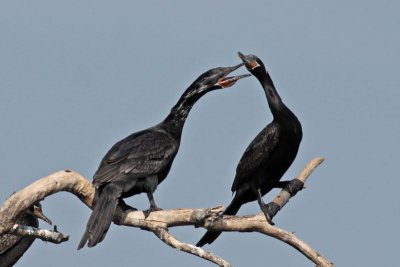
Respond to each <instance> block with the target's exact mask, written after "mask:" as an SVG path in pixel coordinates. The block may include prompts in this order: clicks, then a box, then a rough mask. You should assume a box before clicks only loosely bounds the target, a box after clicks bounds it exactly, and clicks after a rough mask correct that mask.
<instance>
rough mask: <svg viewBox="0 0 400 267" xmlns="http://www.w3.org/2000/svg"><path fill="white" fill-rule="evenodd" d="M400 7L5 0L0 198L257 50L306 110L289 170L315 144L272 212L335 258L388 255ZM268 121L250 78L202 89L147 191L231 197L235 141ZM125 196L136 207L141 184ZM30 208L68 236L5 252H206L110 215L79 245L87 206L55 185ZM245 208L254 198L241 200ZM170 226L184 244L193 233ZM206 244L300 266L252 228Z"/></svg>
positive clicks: (387, 262) (63, 260) (351, 261)
mask: <svg viewBox="0 0 400 267" xmlns="http://www.w3.org/2000/svg"><path fill="white" fill-rule="evenodd" d="M399 12H400V4H399V3H398V2H397V1H380V2H377V1H376V2H375V3H372V1H323V2H322V1H265V0H263V1H261V0H260V1H230V2H228V1H201V2H199V1H198V2H195V3H194V2H190V3H189V2H188V1H146V2H140V3H138V2H133V1H76V0H72V1H50V0H48V1H42V0H38V1H10V0H6V1H2V2H0V36H1V37H0V92H1V98H0V114H1V116H0V149H1V151H2V156H1V160H0V170H1V172H2V178H1V187H0V198H1V200H2V201H3V200H4V199H5V198H6V197H7V196H9V195H10V194H11V193H12V192H13V191H16V190H19V189H21V188H23V187H24V186H26V185H28V184H30V183H31V182H33V181H34V180H36V179H38V178H40V177H42V176H45V175H48V174H50V173H52V172H54V171H57V170H60V169H66V168H69V169H73V170H76V171H78V172H80V173H81V174H83V175H85V176H86V177H88V178H89V179H91V177H92V175H93V173H94V172H95V170H96V169H97V166H98V164H99V162H100V160H101V158H102V157H103V155H104V154H105V153H106V152H107V150H108V149H109V148H110V147H111V146H112V145H113V144H114V143H115V142H116V141H118V140H120V139H121V138H123V137H125V136H127V135H129V134H130V133H132V132H135V131H138V130H142V129H144V128H147V127H149V126H152V125H154V124H156V123H158V122H159V121H161V120H162V119H163V118H164V117H165V116H166V115H167V113H168V112H169V110H170V108H171V107H172V106H173V105H174V104H175V102H176V101H177V100H178V98H179V96H180V94H181V93H182V92H183V91H184V89H186V87H187V86H188V85H189V84H190V83H191V82H192V81H193V80H194V79H195V78H197V76H198V75H200V74H201V73H203V72H204V71H206V70H208V69H210V68H213V67H217V66H230V65H234V64H237V63H239V62H240V60H239V58H238V57H237V56H236V52H237V51H241V52H243V53H245V54H247V53H254V54H256V55H258V56H259V57H260V58H261V59H262V60H263V61H264V63H265V65H266V66H267V68H268V70H269V71H270V74H271V76H272V78H273V80H274V82H275V85H276V87H277V89H278V91H279V93H280V95H281V96H282V98H283V100H284V102H285V103H286V104H287V106H289V107H290V108H291V109H292V110H293V111H294V112H295V113H296V114H297V116H298V117H299V119H300V121H301V122H302V125H303V131H304V138H303V142H302V144H301V147H300V151H299V154H298V156H297V159H296V161H295V162H294V164H293V165H292V167H291V168H290V169H289V171H288V172H287V174H286V175H285V177H286V179H291V178H293V177H294V176H295V175H296V174H297V173H298V172H299V171H300V170H301V168H302V167H303V166H304V164H306V163H307V162H308V161H309V160H310V159H312V158H313V157H316V156H324V157H326V162H325V163H324V164H323V165H322V166H320V167H319V168H318V169H317V170H316V171H315V172H314V173H313V175H312V176H311V177H310V179H309V180H308V183H307V187H308V188H307V189H306V190H304V191H302V192H301V193H299V194H298V195H297V196H296V198H295V199H294V200H293V201H291V202H290V203H289V204H288V205H287V206H286V207H285V208H284V209H283V210H282V211H281V212H280V213H279V214H278V215H277V216H276V218H275V219H274V221H275V223H276V224H277V226H279V227H282V228H284V229H287V230H289V231H295V232H296V234H297V235H298V236H299V237H301V238H302V239H304V240H305V241H306V242H308V243H309V244H311V245H312V246H313V247H315V248H316V249H317V250H318V251H319V252H321V253H322V254H323V255H324V256H326V257H328V258H329V259H330V260H332V261H333V262H334V263H335V264H336V265H337V266H393V265H394V264H395V263H397V261H398V260H397V254H398V238H399V237H400V236H399V231H398V225H399V223H400V201H399V200H398V198H396V195H397V194H398V188H399V186H400V182H399V178H398V170H397V169H396V168H397V166H398V165H397V164H398V161H399V156H398V151H399V149H400V145H399V141H398V139H399V134H398V132H399V131H400V122H399V119H398V114H399V105H398V99H399V97H400V93H399V89H400V75H399V74H398V71H399V67H398V65H399V62H400V52H399V47H400V36H399V25H400V16H399ZM240 72H241V73H244V72H245V70H244V69H243V70H242V71H240ZM270 121H271V114H270V112H269V109H268V106H267V103H266V100H265V96H264V93H263V91H262V90H261V87H260V86H259V83H258V81H257V80H256V79H254V78H247V79H245V80H242V81H240V82H239V83H238V84H237V85H236V86H235V87H233V88H230V89H227V90H224V91H216V92H212V93H210V94H209V95H207V96H205V97H204V98H202V99H201V100H200V101H199V102H198V103H197V104H196V106H195V107H194V109H193V110H192V112H191V113H190V115H189V117H188V121H187V123H186V126H185V128H184V132H183V138H182V144H181V150H180V152H179V154H178V156H177V158H176V160H175V162H174V164H173V167H172V170H171V172H170V174H169V176H168V178H167V179H166V180H165V181H164V182H163V183H162V184H161V185H160V186H159V188H158V189H157V191H156V193H155V199H156V201H157V204H158V205H159V206H160V207H162V208H180V207H211V206H215V205H218V204H225V205H226V204H228V203H229V202H230V200H231V192H230V186H231V183H232V181H233V177H234V173H235V168H236V165H237V163H238V161H239V159H240V157H241V155H242V153H243V152H244V150H245V148H246V147H247V145H248V144H249V143H250V141H251V140H252V139H253V138H254V136H255V135H256V134H257V133H258V132H259V131H260V130H261V129H262V128H263V127H264V126H265V125H266V124H267V123H269V122H270ZM211 185H212V186H211ZM274 193H275V192H274ZM274 193H272V194H268V195H266V196H265V197H264V199H265V201H269V200H270V199H271V198H272V197H273V196H274ZM129 203H131V204H132V205H134V206H138V207H139V208H143V209H145V208H147V207H148V201H147V198H146V196H145V195H140V196H135V197H133V198H131V199H130V200H129ZM43 209H44V211H45V213H46V215H47V216H49V217H50V218H51V219H52V220H53V222H55V223H56V224H57V225H58V228H59V230H60V231H62V232H63V233H66V234H70V241H69V242H67V243H63V244H61V245H54V244H50V243H48V244H46V243H44V242H42V241H40V240H39V241H36V242H35V243H34V245H33V247H32V248H31V249H30V250H29V251H28V252H27V253H26V254H25V256H24V257H23V258H22V260H21V261H20V262H19V265H17V266H42V267H46V266H55V265H57V266H59V267H64V266H65V267H66V266H213V265H212V264H211V263H208V262H206V261H204V260H200V259H198V258H196V257H194V256H191V255H188V254H185V253H182V252H179V251H175V250H173V249H171V248H170V247H168V246H166V245H165V244H163V243H162V242H161V241H159V240H158V239H157V238H156V237H155V236H154V235H153V234H151V233H149V232H144V231H140V230H138V229H132V228H127V227H118V226H112V227H111V229H110V231H109V232H108V235H107V237H106V239H105V240H104V241H103V242H102V243H100V244H99V245H98V246H96V247H95V248H92V249H88V248H85V249H83V250H81V251H79V252H78V251H76V247H77V245H78V242H79V240H80V237H81V235H82V233H83V231H84V228H85V225H86V221H87V219H88V216H89V214H90V211H89V209H88V208H86V207H85V206H84V205H82V203H81V202H80V201H79V200H78V199H76V198H75V197H74V196H72V195H70V194H68V193H60V194H57V195H55V196H52V197H49V198H47V199H46V200H45V201H44V202H43ZM256 212H258V206H257V204H256V203H253V204H248V205H246V206H245V207H244V208H243V209H242V210H241V212H240V214H254V213H256ZM42 226H45V225H44V224H42ZM46 227H47V226H46ZM172 231H173V233H175V234H176V235H177V237H178V238H180V239H181V240H183V241H186V242H189V243H196V242H197V241H198V239H199V238H200V237H201V236H202V234H203V233H204V230H203V229H195V228H192V227H187V228H183V229H182V228H181V229H173V230H172ZM206 249H209V250H211V251H213V252H215V253H217V254H219V255H220V256H222V257H223V258H225V259H226V260H228V261H229V262H231V263H232V264H233V265H234V266H252V265H253V266H255V265H257V266H259V265H263V266H312V263H310V261H308V260H307V259H306V258H305V257H304V256H303V255H301V254H300V253H298V252H297V251H296V250H294V249H293V248H291V247H289V246H287V245H285V244H283V243H281V242H278V241H276V240H274V239H272V238H269V237H265V236H260V235H258V234H254V233H252V234H249V233H247V234H243V233H242V234H241V233H224V234H223V235H221V237H220V238H219V239H218V240H217V241H216V242H215V243H214V244H212V245H211V246H207V247H206Z"/></svg>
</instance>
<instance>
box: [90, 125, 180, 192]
mask: <svg viewBox="0 0 400 267" xmlns="http://www.w3.org/2000/svg"><path fill="white" fill-rule="evenodd" d="M178 147H179V144H178V143H177V142H176V141H175V140H174V139H173V137H172V136H170V135H169V134H168V133H166V132H165V131H162V130H159V129H158V130H157V129H154V128H150V129H148V130H144V131H141V132H138V133H134V134H132V135H130V136H128V137H126V138H125V139H123V140H121V141H119V142H118V143H116V144H115V145H114V146H113V147H112V148H111V149H110V150H109V151H108V152H107V154H106V155H105V156H104V158H103V160H102V161H101V163H100V166H99V169H98V170H97V172H96V173H95V175H94V177H93V184H94V185H95V186H100V185H103V184H105V183H109V182H113V181H120V180H123V179H124V178H125V177H126V176H127V175H129V176H131V177H135V176H136V177H145V176H149V175H153V174H157V173H159V172H162V171H163V170H164V169H165V168H166V167H167V166H168V164H170V163H171V161H172V160H173V159H174V157H175V155H176V153H177V151H178Z"/></svg>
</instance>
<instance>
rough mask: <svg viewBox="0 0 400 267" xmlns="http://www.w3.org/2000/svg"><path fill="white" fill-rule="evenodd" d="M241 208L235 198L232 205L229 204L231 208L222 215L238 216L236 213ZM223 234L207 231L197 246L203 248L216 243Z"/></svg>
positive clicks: (240, 204)
mask: <svg viewBox="0 0 400 267" xmlns="http://www.w3.org/2000/svg"><path fill="white" fill-rule="evenodd" d="M241 206H242V203H241V202H239V201H237V200H236V198H234V199H233V200H232V202H231V204H229V206H228V207H227V208H226V209H225V211H224V212H223V213H222V214H223V215H236V213H237V212H238V211H239V209H240V207H241ZM221 233H222V232H219V231H207V233H205V234H204V235H203V237H202V238H201V239H200V241H199V242H197V244H196V246H198V247H202V246H204V245H205V244H211V243H212V242H214V241H215V239H217V238H218V236H219V235H220V234H221Z"/></svg>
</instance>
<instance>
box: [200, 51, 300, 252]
mask: <svg viewBox="0 0 400 267" xmlns="http://www.w3.org/2000/svg"><path fill="white" fill-rule="evenodd" d="M239 57H240V58H241V59H242V60H243V62H244V63H245V64H246V68H247V70H248V71H249V72H250V73H251V74H253V75H254V76H255V77H256V78H257V79H258V81H259V82H260V83H261V86H262V87H263V89H264V92H265V95H266V97H267V101H268V105H269V108H270V109H271V112H272V116H273V121H272V122H271V123H270V124H268V125H267V126H266V127H265V128H264V129H263V130H262V131H261V132H260V133H259V134H258V135H257V136H256V137H255V138H254V140H253V141H252V142H251V143H250V145H249V146H248V147H247V149H246V151H245V152H244V154H243V156H242V158H241V159H240V162H239V164H238V166H237V168H236V176H235V180H234V181H233V184H232V187H231V190H232V193H235V196H234V198H233V200H232V202H231V203H230V204H229V206H228V207H227V208H226V209H225V211H224V213H223V214H225V215H235V214H236V213H237V212H238V210H239V209H240V207H241V206H242V205H243V204H245V203H247V202H250V201H255V200H257V201H258V204H259V205H260V208H261V210H262V211H263V212H264V214H265V216H266V218H267V219H268V220H269V215H268V208H267V205H266V204H265V203H264V202H263V200H262V196H264V195H265V194H266V193H268V192H269V191H270V190H272V189H273V188H282V187H283V186H284V185H286V184H288V182H284V181H280V179H281V178H282V176H283V174H284V173H285V172H286V170H287V169H288V168H289V167H290V165H291V164H292V162H293V161H294V159H295V158H296V155H297V151H298V149H299V146H300V142H301V139H302V129H301V124H300V121H299V120H298V119H297V117H296V115H294V113H293V112H292V111H291V110H290V109H289V108H288V107H287V106H286V105H285V104H284V103H283V102H282V99H281V97H280V96H279V94H278V92H277V91H276V89H275V86H274V83H273V82H272V79H271V77H270V75H269V74H268V72H267V71H266V69H265V66H264V64H263V62H262V61H261V60H260V59H259V58H258V57H257V56H254V55H247V56H245V55H243V54H241V53H240V52H239ZM220 234H221V232H218V231H208V232H207V233H206V234H205V235H204V236H203V237H202V238H201V239H200V241H199V242H198V243H197V246H203V245H205V244H207V243H208V244H211V243H212V242H213V241H214V240H215V239H217V237H218V236H219V235H220Z"/></svg>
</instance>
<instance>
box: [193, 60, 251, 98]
mask: <svg viewBox="0 0 400 267" xmlns="http://www.w3.org/2000/svg"><path fill="white" fill-rule="evenodd" d="M243 65H244V63H241V64H238V65H236V66H233V67H218V68H213V69H210V70H208V71H206V72H204V73H203V74H202V75H200V76H199V77H198V78H197V79H196V80H195V81H194V82H193V83H192V85H191V87H192V86H194V87H195V88H196V91H197V92H208V91H211V90H215V89H222V88H228V87H231V86H233V85H234V84H235V83H236V82H237V81H238V80H240V79H242V78H245V77H248V76H251V75H249V74H242V75H237V76H228V75H229V74H230V73H231V72H233V71H235V70H237V69H238V68H240V67H241V66H243Z"/></svg>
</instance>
